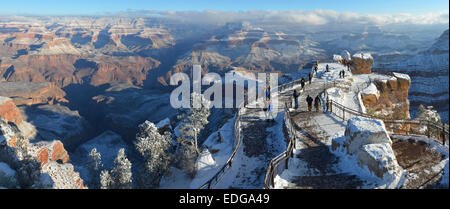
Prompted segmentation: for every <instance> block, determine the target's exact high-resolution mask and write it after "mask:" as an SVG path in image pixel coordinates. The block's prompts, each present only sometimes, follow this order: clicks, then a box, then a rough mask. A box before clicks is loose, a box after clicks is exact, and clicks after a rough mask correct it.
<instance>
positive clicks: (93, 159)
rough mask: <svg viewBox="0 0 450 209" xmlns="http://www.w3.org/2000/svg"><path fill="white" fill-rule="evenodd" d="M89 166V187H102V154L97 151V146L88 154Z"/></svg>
mask: <svg viewBox="0 0 450 209" xmlns="http://www.w3.org/2000/svg"><path fill="white" fill-rule="evenodd" d="M88 157H89V158H88V163H87V168H88V170H89V175H90V178H89V187H90V188H92V189H98V188H100V171H101V170H102V168H103V165H102V162H101V160H102V156H101V154H100V153H98V152H97V149H96V148H92V150H91V152H89V156H88Z"/></svg>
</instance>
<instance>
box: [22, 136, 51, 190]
mask: <svg viewBox="0 0 450 209" xmlns="http://www.w3.org/2000/svg"><path fill="white" fill-rule="evenodd" d="M27 143H28V142H27V141H26V140H25V139H24V138H23V137H22V136H19V137H18V139H17V142H16V149H15V152H16V155H17V157H18V158H19V160H20V163H19V168H18V169H17V177H18V181H19V184H20V187H21V188H23V189H27V188H28V189H29V188H32V189H46V188H49V186H50V185H47V184H43V183H42V182H41V164H40V163H39V162H38V161H37V160H36V159H35V158H34V157H33V156H31V154H30V153H29V151H28V146H27Z"/></svg>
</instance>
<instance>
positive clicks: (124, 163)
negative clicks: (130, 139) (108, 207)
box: [111, 148, 132, 189]
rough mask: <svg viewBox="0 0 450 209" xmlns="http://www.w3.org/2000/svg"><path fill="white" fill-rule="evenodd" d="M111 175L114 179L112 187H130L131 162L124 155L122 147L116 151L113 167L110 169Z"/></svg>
mask: <svg viewBox="0 0 450 209" xmlns="http://www.w3.org/2000/svg"><path fill="white" fill-rule="evenodd" d="M111 177H112V179H113V181H114V183H113V188H114V189H131V188H132V173H131V162H130V161H129V160H128V158H127V156H126V155H125V149H124V148H122V149H120V150H119V152H118V153H117V157H116V159H115V160H114V168H113V169H112V170H111Z"/></svg>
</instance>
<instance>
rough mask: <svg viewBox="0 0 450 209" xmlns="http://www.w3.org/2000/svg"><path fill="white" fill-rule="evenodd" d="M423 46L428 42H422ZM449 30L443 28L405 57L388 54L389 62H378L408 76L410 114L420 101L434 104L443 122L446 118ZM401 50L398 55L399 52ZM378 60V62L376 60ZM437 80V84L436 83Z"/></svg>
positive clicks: (414, 114)
mask: <svg viewBox="0 0 450 209" xmlns="http://www.w3.org/2000/svg"><path fill="white" fill-rule="evenodd" d="M424 46H427V45H425V44H424ZM448 46H449V31H448V29H447V30H445V31H444V32H443V33H442V34H441V35H440V36H439V37H436V39H435V40H434V41H433V43H432V44H431V46H429V47H427V48H425V49H423V50H420V51H418V52H416V53H413V54H412V55H409V54H405V55H404V56H405V58H403V59H397V57H395V56H390V55H389V56H387V60H389V62H388V64H385V65H383V66H378V67H381V68H383V69H390V70H393V71H396V72H401V73H406V74H408V75H410V76H411V78H412V83H411V88H410V92H409V99H410V100H411V107H412V110H413V111H412V112H411V113H412V116H413V117H416V116H417V114H418V113H419V111H418V107H419V105H421V104H422V105H424V106H434V107H435V108H436V110H437V111H438V112H439V114H440V115H441V117H442V120H443V121H444V122H448V115H449V112H448V111H449V109H448V107H449V106H448V103H449V99H448V95H449V91H448V88H447V86H448V85H449V79H448V76H449V48H448ZM401 55H402V54H400V55H399V56H401ZM377 63H378V62H377ZM436 84H439V85H436Z"/></svg>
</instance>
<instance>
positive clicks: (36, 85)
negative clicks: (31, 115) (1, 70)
mask: <svg viewBox="0 0 450 209" xmlns="http://www.w3.org/2000/svg"><path fill="white" fill-rule="evenodd" d="M0 95H2V96H6V97H10V98H13V101H14V104H15V105H35V104H53V103H56V102H68V101H67V100H66V99H65V98H64V97H65V96H66V93H65V92H64V91H63V90H62V89H60V88H59V87H57V86H56V85H55V84H54V83H51V82H0Z"/></svg>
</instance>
